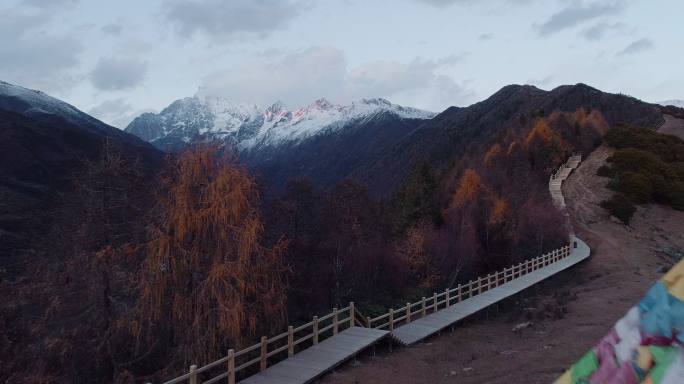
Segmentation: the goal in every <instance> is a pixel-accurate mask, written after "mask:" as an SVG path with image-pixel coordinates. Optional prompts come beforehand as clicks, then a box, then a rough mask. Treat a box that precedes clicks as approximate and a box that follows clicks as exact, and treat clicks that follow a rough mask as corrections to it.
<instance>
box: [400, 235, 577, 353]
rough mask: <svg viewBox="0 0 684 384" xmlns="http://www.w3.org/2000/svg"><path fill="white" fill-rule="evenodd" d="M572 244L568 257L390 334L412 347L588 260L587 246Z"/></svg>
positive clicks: (575, 239) (415, 321)
mask: <svg viewBox="0 0 684 384" xmlns="http://www.w3.org/2000/svg"><path fill="white" fill-rule="evenodd" d="M573 241H575V242H577V248H573V249H572V251H571V252H570V256H568V257H565V258H563V259H561V260H559V261H557V262H555V263H552V264H549V265H547V266H545V267H542V268H540V269H537V270H535V271H532V272H530V273H528V274H526V275H523V276H520V277H519V278H516V279H515V280H512V281H509V282H507V283H504V284H502V285H500V286H498V287H496V288H493V289H490V290H488V291H486V292H484V293H481V294H479V295H477V296H473V297H471V298H468V299H465V300H463V301H461V302H459V303H456V304H453V305H451V306H450V307H447V308H444V309H442V310H440V311H438V312H435V313H432V314H430V315H427V316H425V317H423V318H420V319H418V320H414V321H412V322H410V323H408V324H405V325H402V326H401V327H398V328H396V329H395V330H394V331H392V333H391V335H392V338H393V339H394V340H396V341H398V342H400V343H401V344H404V345H411V344H415V343H416V342H418V341H421V340H423V339H425V338H426V337H428V336H430V335H433V334H435V333H437V332H439V331H441V330H442V329H444V328H447V327H449V326H451V325H452V324H454V323H456V322H457V321H459V320H462V319H464V318H465V317H467V316H469V315H472V314H473V313H475V312H478V311H480V310H482V309H484V308H486V307H488V306H490V305H492V304H494V303H497V302H499V301H501V300H503V299H506V298H508V297H510V296H513V295H515V294H516V293H518V292H520V291H522V290H524V289H526V288H529V287H531V286H532V285H534V284H536V283H538V282H540V281H542V280H545V279H547V278H548V277H551V276H553V275H555V274H557V273H558V272H561V271H563V270H565V269H568V268H570V267H572V266H573V265H575V264H577V263H579V262H580V261H582V260H584V259H586V258H588V257H589V254H590V250H589V247H588V246H587V244H586V243H584V241H582V240H580V239H578V238H576V237H575V238H574V239H573Z"/></svg>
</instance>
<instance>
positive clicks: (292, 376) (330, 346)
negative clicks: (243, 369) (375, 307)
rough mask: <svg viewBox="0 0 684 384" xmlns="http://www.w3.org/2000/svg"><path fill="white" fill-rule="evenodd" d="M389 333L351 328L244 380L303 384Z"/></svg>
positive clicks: (247, 381)
mask: <svg viewBox="0 0 684 384" xmlns="http://www.w3.org/2000/svg"><path fill="white" fill-rule="evenodd" d="M388 333H389V332H388V331H383V330H380V329H373V328H362V327H351V328H348V329H346V330H344V331H342V332H340V333H338V334H337V335H335V336H332V337H330V338H328V339H325V340H323V341H321V342H320V343H318V344H316V345H314V346H311V347H309V348H307V349H305V350H303V351H301V352H299V353H297V354H296V355H294V356H292V357H290V358H289V359H286V360H283V361H281V362H280V363H278V364H275V365H274V366H272V367H270V368H268V369H266V370H264V371H261V372H259V373H257V374H256V375H254V376H250V377H248V378H247V379H245V380H242V381H240V383H244V384H257V383H259V384H269V383H279V384H303V383H309V382H311V381H312V380H314V379H316V378H317V377H318V376H320V375H322V374H324V373H326V372H328V371H330V370H331V369H333V368H335V367H336V366H338V365H339V364H341V363H343V362H344V361H346V360H348V359H350V358H351V357H353V356H354V355H356V354H357V353H359V352H361V351H362V350H363V349H365V348H367V347H369V346H371V345H373V344H375V343H376V342H378V341H379V340H381V339H382V338H383V337H385V336H387V334H388Z"/></svg>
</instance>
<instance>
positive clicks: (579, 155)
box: [549, 152, 582, 182]
mask: <svg viewBox="0 0 684 384" xmlns="http://www.w3.org/2000/svg"><path fill="white" fill-rule="evenodd" d="M573 161H577V162H580V161H582V153H581V152H575V153H573V154H572V156H570V157H569V158H568V160H566V161H565V163H563V164H562V165H561V166H560V167H558V169H556V171H555V172H553V174H552V175H551V180H550V181H549V182H551V181H554V180H556V179H558V178H559V177H560V175H561V173H562V172H563V170H564V169H565V168H570V167H569V166H568V164H570V163H571V162H573Z"/></svg>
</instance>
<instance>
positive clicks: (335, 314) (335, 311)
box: [333, 308, 337, 335]
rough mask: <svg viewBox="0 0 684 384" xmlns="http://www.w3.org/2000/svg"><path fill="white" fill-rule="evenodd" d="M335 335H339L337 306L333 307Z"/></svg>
mask: <svg viewBox="0 0 684 384" xmlns="http://www.w3.org/2000/svg"><path fill="white" fill-rule="evenodd" d="M333 335H337V308H333Z"/></svg>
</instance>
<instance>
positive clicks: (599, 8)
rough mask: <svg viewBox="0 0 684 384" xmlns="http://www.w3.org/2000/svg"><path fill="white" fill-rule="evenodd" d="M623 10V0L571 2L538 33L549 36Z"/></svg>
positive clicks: (543, 25) (540, 27) (554, 15)
mask: <svg viewBox="0 0 684 384" xmlns="http://www.w3.org/2000/svg"><path fill="white" fill-rule="evenodd" d="M624 8H625V1H624V0H620V1H593V2H589V3H586V2H581V1H579V0H573V1H572V2H571V3H570V5H568V6H566V7H565V8H563V9H562V10H560V11H559V12H557V13H555V14H553V15H552V16H551V17H550V18H549V19H548V20H547V21H545V22H544V23H542V24H541V25H540V26H538V27H537V28H538V32H539V35H541V36H549V35H552V34H555V33H557V32H560V31H562V30H565V29H568V28H572V27H575V26H577V25H579V24H582V23H584V22H586V21H588V20H593V19H596V18H599V17H603V16H608V15H613V14H616V13H619V12H621V11H622V10H623V9H624Z"/></svg>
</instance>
